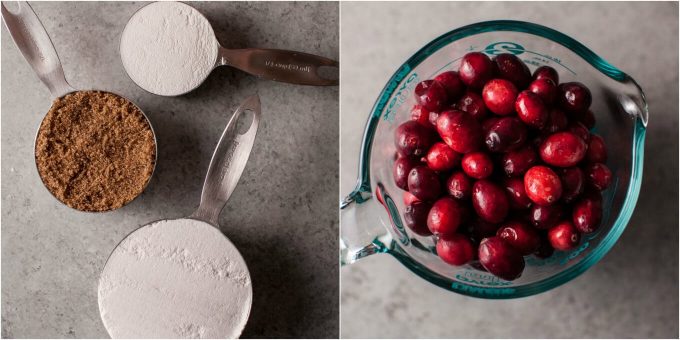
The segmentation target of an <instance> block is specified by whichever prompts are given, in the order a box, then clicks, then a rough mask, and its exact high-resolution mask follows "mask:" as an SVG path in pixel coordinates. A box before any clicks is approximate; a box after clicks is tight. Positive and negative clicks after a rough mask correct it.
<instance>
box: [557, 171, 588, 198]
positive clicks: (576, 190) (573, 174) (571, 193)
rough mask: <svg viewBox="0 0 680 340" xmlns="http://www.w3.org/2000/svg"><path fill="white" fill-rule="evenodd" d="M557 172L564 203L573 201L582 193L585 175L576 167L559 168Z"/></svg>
mask: <svg viewBox="0 0 680 340" xmlns="http://www.w3.org/2000/svg"><path fill="white" fill-rule="evenodd" d="M557 174H559V176H560V180H561V181H562V200H563V201H564V202H565V203H571V202H573V201H574V200H575V199H576V198H577V197H578V196H580V195H581V194H582V193H583V188H584V183H585V176H584V175H583V171H581V169H579V168H577V167H573V168H565V169H559V170H558V171H557Z"/></svg>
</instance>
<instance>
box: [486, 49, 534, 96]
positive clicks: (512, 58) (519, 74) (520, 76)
mask: <svg viewBox="0 0 680 340" xmlns="http://www.w3.org/2000/svg"><path fill="white" fill-rule="evenodd" d="M492 61H493V63H494V71H495V73H496V75H497V76H498V77H500V78H503V79H505V80H509V81H510V82H511V83H513V84H514V85H515V87H517V88H519V89H523V88H526V87H527V85H529V82H531V71H529V68H528V67H527V65H526V64H525V63H524V62H523V61H522V60H520V59H519V58H517V56H516V55H514V54H510V53H502V54H499V55H497V56H495V57H494V58H493V60H492Z"/></svg>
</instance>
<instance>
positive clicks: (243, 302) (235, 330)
mask: <svg viewBox="0 0 680 340" xmlns="http://www.w3.org/2000/svg"><path fill="white" fill-rule="evenodd" d="M246 111H250V112H252V113H253V114H252V121H251V122H250V125H248V126H247V128H248V129H247V130H246V131H245V132H243V133H241V132H239V131H238V128H237V122H238V121H239V118H240V117H241V116H242V115H243V114H244V113H245V112H246ZM259 121H260V99H259V97H258V96H257V95H254V96H251V97H249V98H248V99H247V100H246V101H245V102H243V103H242V104H241V106H239V108H238V109H237V110H236V112H234V115H233V116H232V117H231V119H230V120H229V123H228V124H227V127H226V128H225V129H224V132H223V133H222V137H221V138H220V141H219V143H218V144H217V147H216V148H215V152H214V153H213V157H212V160H211V161H210V166H209V167H208V173H207V175H206V178H205V183H204V184H203V192H202V194H201V203H200V205H199V206H198V209H196V211H195V212H194V213H193V214H191V216H189V217H187V218H180V219H176V220H161V221H156V222H153V223H149V224H147V225H145V226H143V227H141V228H139V229H137V230H135V231H133V232H132V233H130V234H129V235H128V236H127V237H126V238H125V239H123V240H122V241H121V242H120V243H119V244H118V246H117V247H116V248H115V249H114V250H113V252H112V253H111V255H110V256H109V258H108V260H107V261H106V265H105V267H104V270H103V271H102V274H101V276H100V279H99V290H98V297H99V312H100V314H101V318H102V321H103V322H104V326H105V327H106V329H107V331H108V332H109V335H111V337H113V338H190V337H191V338H235V337H238V336H239V335H240V334H241V331H242V330H243V327H244V326H245V324H246V321H247V320H248V315H249V313H250V307H251V303H252V285H251V283H250V274H249V272H248V267H247V266H246V263H245V261H244V260H243V257H241V254H240V253H239V252H238V250H237V249H236V247H235V246H234V245H233V244H232V243H231V241H229V239H228V238H227V237H226V236H225V235H224V234H222V233H221V232H220V230H219V225H218V216H219V214H220V212H221V211H222V208H224V205H225V204H226V202H227V200H228V199H229V196H231V193H232V192H233V191H234V188H235V187H236V184H237V183H238V180H239V178H240V177H241V174H242V173H243V169H244V168H245V166H246V163H247V161H248V157H249V155H250V151H251V150H252V147H253V144H254V142H255V134H256V133H257V128H258V125H259ZM230 292H238V293H239V294H238V295H237V296H230V297H227V296H225V295H230V294H229V293H230ZM220 297H222V298H224V300H219V298H220ZM225 320H226V321H228V322H226V321H225Z"/></svg>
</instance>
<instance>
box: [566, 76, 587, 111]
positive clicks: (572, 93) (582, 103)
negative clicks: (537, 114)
mask: <svg viewBox="0 0 680 340" xmlns="http://www.w3.org/2000/svg"><path fill="white" fill-rule="evenodd" d="M557 99H558V100H557V102H558V103H559V105H560V107H562V109H564V110H565V111H567V112H585V111H586V110H588V108H589V107H590V104H591V102H592V100H593V99H592V97H591V95H590V90H589V89H588V88H587V87H586V86H585V85H583V84H581V83H578V82H571V83H563V84H560V86H559V90H558V95H557Z"/></svg>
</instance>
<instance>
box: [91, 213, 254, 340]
mask: <svg viewBox="0 0 680 340" xmlns="http://www.w3.org/2000/svg"><path fill="white" fill-rule="evenodd" d="M251 301H252V286H251V282H250V275H249V274H248V269H247V267H246V264H245V262H244V261H243V259H242V258H241V256H240V254H239V253H238V251H237V250H236V248H235V247H234V246H233V244H232V243H231V242H230V241H229V240H228V239H227V238H226V237H224V235H222V234H221V232H220V231H219V230H218V229H217V228H214V227H212V226H211V225H210V224H208V223H205V222H201V221H197V220H193V219H178V220H163V221H159V222H155V223H152V224H149V225H147V226H145V227H143V228H140V229H137V230H136V231H135V232H133V233H132V234H130V235H129V236H128V237H127V238H125V239H124V240H123V242H121V243H120V245H119V246H118V247H117V248H116V249H115V250H114V251H113V253H112V254H111V256H110V257H109V259H108V261H107V263H106V267H105V268H104V272H102V276H101V277H100V280H99V312H100V313H101V317H102V321H103V322H104V325H105V326H106V329H107V331H108V332H109V335H111V337H113V338H236V337H238V336H239V335H240V332H241V330H242V329H243V327H244V326H245V323H246V321H247V319H248V315H249V313H250V305H251Z"/></svg>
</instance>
